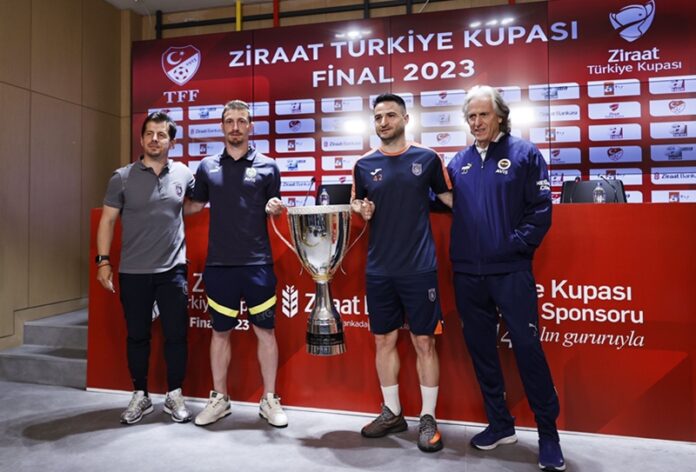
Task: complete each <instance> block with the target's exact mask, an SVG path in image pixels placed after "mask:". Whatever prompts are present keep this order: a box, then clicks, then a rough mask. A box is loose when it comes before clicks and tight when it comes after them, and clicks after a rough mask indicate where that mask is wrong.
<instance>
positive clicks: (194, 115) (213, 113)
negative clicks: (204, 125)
mask: <svg viewBox="0 0 696 472" xmlns="http://www.w3.org/2000/svg"><path fill="white" fill-rule="evenodd" d="M223 109H224V107H223V106H222V105H204V106H195V107H189V110H188V116H189V120H212V119H215V120H219V119H220V117H221V116H222V110H223Z"/></svg>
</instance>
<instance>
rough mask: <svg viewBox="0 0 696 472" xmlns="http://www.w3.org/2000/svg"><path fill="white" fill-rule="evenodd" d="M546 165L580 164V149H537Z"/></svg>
mask: <svg viewBox="0 0 696 472" xmlns="http://www.w3.org/2000/svg"><path fill="white" fill-rule="evenodd" d="M539 152H541V155H542V156H543V157H544V160H545V161H546V163H547V164H580V161H581V160H582V159H581V153H580V148H552V149H545V148H542V149H539Z"/></svg>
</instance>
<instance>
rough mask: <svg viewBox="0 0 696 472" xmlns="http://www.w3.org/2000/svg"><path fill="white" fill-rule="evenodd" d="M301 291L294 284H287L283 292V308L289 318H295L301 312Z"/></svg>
mask: <svg viewBox="0 0 696 472" xmlns="http://www.w3.org/2000/svg"><path fill="white" fill-rule="evenodd" d="M298 296H299V292H298V291H297V289H296V288H295V286H294V285H286V286H285V288H283V290H282V292H281V298H282V302H281V310H282V312H283V314H284V315H285V316H287V317H288V318H293V317H294V316H295V315H297V314H298V313H299V312H300V305H299V300H298Z"/></svg>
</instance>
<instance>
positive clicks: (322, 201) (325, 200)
mask: <svg viewBox="0 0 696 472" xmlns="http://www.w3.org/2000/svg"><path fill="white" fill-rule="evenodd" d="M328 204H329V192H327V191H326V189H325V188H324V189H322V190H321V193H320V194H319V205H328Z"/></svg>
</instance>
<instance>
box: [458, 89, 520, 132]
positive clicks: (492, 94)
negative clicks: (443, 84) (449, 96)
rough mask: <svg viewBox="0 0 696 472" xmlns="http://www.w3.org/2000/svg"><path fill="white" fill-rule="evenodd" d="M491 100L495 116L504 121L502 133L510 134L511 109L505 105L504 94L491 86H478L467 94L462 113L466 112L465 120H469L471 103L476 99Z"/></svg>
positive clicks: (501, 126)
mask: <svg viewBox="0 0 696 472" xmlns="http://www.w3.org/2000/svg"><path fill="white" fill-rule="evenodd" d="M481 97H484V98H489V99H490V100H491V103H492V104H493V110H494V111H495V114H496V115H498V116H499V117H500V118H502V119H503V121H501V122H500V131H502V132H503V133H506V134H507V133H509V132H510V107H509V106H508V104H507V103H505V99H504V98H503V96H502V94H501V93H500V92H499V91H498V90H497V89H494V88H493V87H491V86H490V85H476V86H474V87H472V88H471V90H469V91H468V92H467V94H466V98H465V99H464V106H462V111H463V112H464V120H466V119H467V115H468V109H469V103H471V101H472V100H473V99H474V98H481Z"/></svg>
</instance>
